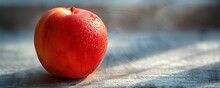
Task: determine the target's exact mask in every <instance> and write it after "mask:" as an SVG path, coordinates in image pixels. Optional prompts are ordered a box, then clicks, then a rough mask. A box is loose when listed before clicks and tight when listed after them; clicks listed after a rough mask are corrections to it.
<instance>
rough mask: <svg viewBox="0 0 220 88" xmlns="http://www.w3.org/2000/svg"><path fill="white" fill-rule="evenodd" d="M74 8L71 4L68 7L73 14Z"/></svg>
mask: <svg viewBox="0 0 220 88" xmlns="http://www.w3.org/2000/svg"><path fill="white" fill-rule="evenodd" d="M74 10H75V8H74V7H73V6H72V7H71V8H70V11H71V13H72V14H74Z"/></svg>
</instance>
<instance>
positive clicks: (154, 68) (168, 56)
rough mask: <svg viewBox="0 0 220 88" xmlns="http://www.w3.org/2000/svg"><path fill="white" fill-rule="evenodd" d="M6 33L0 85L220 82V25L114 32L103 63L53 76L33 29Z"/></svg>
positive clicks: (184, 87)
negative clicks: (76, 74) (86, 71)
mask: <svg viewBox="0 0 220 88" xmlns="http://www.w3.org/2000/svg"><path fill="white" fill-rule="evenodd" d="M0 34H1V33H0ZM0 36H1V37H0V40H1V42H0V87H88V88H91V87H147V88H148V87H149V88H151V87H152V88H155V87H163V88H176V87H178V88H196V87H198V88H200V87H202V88H203V87H218V86H220V83H219V81H220V75H219V74H220V39H219V38H220V32H216V31H214V32H213V31H207V32H196V31H194V32H157V33H124V34H117V33H110V35H109V45H108V51H107V55H106V56H105V59H104V61H103V63H102V64H101V65H100V67H99V68H98V69H97V70H96V71H95V72H94V73H92V74H91V75H89V76H88V77H86V78H82V79H64V78H56V77H52V76H50V75H49V74H48V73H47V72H46V71H45V70H44V69H43V68H42V66H41V65H40V63H39V61H38V59H37V57H36V54H35V49H34V45H33V40H32V34H29V35H27V36H20V35H18V36H11V37H8V36H6V35H5V34H4V35H0ZM6 38H7V39H6Z"/></svg>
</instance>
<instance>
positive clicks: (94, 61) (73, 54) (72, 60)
mask: <svg viewBox="0 0 220 88" xmlns="http://www.w3.org/2000/svg"><path fill="white" fill-rule="evenodd" d="M107 44H108V35H107V29H106V27H105V25H104V23H103V21H102V20H101V19H100V18H99V17H98V16H97V15H96V14H94V13H92V12H90V11H87V10H84V9H80V8H74V9H73V8H72V9H71V8H64V7H57V8H54V9H51V10H50V11H48V12H47V13H46V14H45V15H44V16H43V17H42V18H41V19H40V21H39V22H38V24H37V27H36V29H35V34H34V45H35V49H36V53H37V56H38V58H39V61H40V62H41V64H42V66H43V67H44V68H45V69H46V71H47V72H49V73H50V74H51V75H54V76H58V77H64V78H83V77H86V76H88V75H89V74H91V73H92V72H93V71H95V69H96V68H97V67H98V66H99V65H100V63H101V62H102V61H103V59H104V56H105V54H106V49H107Z"/></svg>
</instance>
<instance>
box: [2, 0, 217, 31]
mask: <svg viewBox="0 0 220 88" xmlns="http://www.w3.org/2000/svg"><path fill="white" fill-rule="evenodd" d="M72 5H74V6H75V7H78V8H84V9H88V10H90V11H92V12H94V13H96V14H97V15H99V16H100V17H101V18H102V19H103V21H104V22H105V24H106V26H107V28H108V31H113V32H146V31H167V30H192V29H193V30H206V29H219V28H220V12H219V10H220V1H219V0H131V1H127V0H111V1H104V0H93V1H90V0H64V1H63V0H56V1H54V0H30V1H27V0H1V1H0V30H7V31H12V30H25V31H28V30H34V29H35V26H36V24H37V22H38V20H39V19H40V17H41V16H42V15H43V14H44V13H46V12H47V11H48V10H50V9H52V8H54V7H71V6H72ZM25 31H24V32H25Z"/></svg>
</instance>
